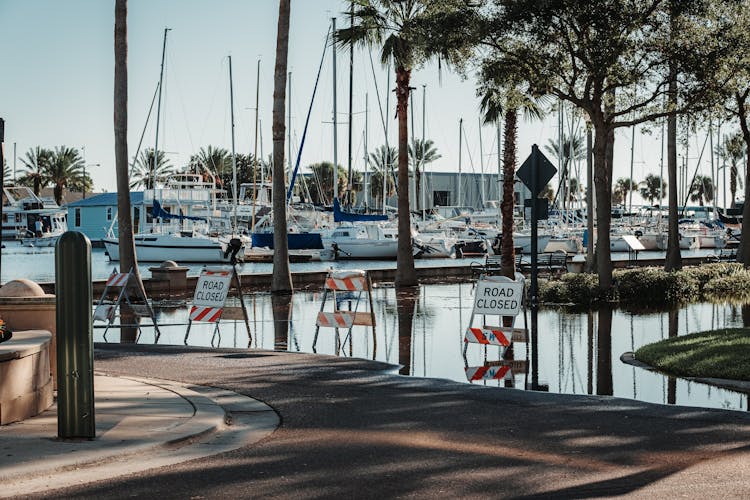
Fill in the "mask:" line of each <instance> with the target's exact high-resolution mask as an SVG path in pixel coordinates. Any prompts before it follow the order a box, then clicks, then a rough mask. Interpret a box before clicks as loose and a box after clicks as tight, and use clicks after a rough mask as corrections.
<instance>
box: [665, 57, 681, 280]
mask: <svg viewBox="0 0 750 500" xmlns="http://www.w3.org/2000/svg"><path fill="white" fill-rule="evenodd" d="M669 71H670V82H669V91H668V97H669V102H670V106H671V107H672V109H674V106H675V105H676V104H677V103H676V101H677V68H676V66H675V65H674V64H671V66H670V70H669ZM667 191H668V195H667V196H668V201H667V202H668V206H669V218H668V219H667V225H668V226H667V228H668V229H667V238H668V240H667V257H666V260H665V262H664V270H665V271H677V270H679V269H681V268H682V255H681V254H680V233H679V227H678V224H677V222H678V218H679V215H678V214H677V203H678V200H677V114H676V113H674V112H672V113H670V114H669V116H667Z"/></svg>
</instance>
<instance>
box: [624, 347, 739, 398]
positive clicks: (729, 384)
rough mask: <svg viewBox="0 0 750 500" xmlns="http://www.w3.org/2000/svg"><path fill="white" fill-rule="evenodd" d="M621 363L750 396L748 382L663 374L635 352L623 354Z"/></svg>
mask: <svg viewBox="0 0 750 500" xmlns="http://www.w3.org/2000/svg"><path fill="white" fill-rule="evenodd" d="M620 361H622V362H623V363H625V364H628V365H631V366H635V367H636V368H643V369H644V370H648V371H650V372H654V373H660V374H663V375H665V374H666V375H669V376H672V377H675V378H679V379H682V380H687V381H688V382H697V383H699V384H705V385H711V386H714V387H718V388H720V389H727V390H729V391H734V392H741V393H743V394H749V395H750V382H746V381H743V380H730V379H725V378H712V377H680V376H678V375H671V374H668V373H665V372H662V371H660V370H658V369H657V368H655V367H653V366H651V365H649V364H646V363H644V362H643V361H640V360H638V359H636V358H635V353H633V352H624V353H622V355H621V356H620Z"/></svg>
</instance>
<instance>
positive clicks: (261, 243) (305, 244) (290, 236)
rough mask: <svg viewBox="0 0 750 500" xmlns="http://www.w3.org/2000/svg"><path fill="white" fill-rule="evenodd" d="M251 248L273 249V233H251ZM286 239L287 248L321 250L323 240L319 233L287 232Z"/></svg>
mask: <svg viewBox="0 0 750 500" xmlns="http://www.w3.org/2000/svg"><path fill="white" fill-rule="evenodd" d="M252 241H253V248H269V249H271V250H273V233H253V234H252ZM286 241H287V244H288V245H289V250H321V249H322V248H323V240H322V239H321V237H320V233H287V235H286Z"/></svg>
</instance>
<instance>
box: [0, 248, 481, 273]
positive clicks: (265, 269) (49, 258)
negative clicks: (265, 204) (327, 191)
mask: <svg viewBox="0 0 750 500" xmlns="http://www.w3.org/2000/svg"><path fill="white" fill-rule="evenodd" d="M4 245H5V248H3V249H2V282H3V283H5V282H7V281H10V280H13V279H18V278H27V279H30V280H33V281H36V282H39V283H42V282H54V281H55V249H54V248H25V247H21V246H20V245H19V244H18V243H16V242H13V241H11V242H5V243H4ZM483 260H484V259H483V258H479V257H477V258H465V259H421V260H420V259H418V260H417V261H416V262H415V265H416V266H417V267H439V266H446V265H450V266H460V265H466V266H468V265H470V264H471V262H474V261H476V262H479V261H483ZM158 265H159V263H156V262H146V263H139V265H138V269H139V271H140V273H141V276H143V277H144V278H150V277H151V271H150V270H149V268H150V267H156V266H158ZM181 265H182V264H181ZM290 266H291V269H292V272H303V271H320V270H325V269H328V268H333V269H352V268H353V267H356V268H358V269H376V268H377V269H388V268H393V269H395V268H396V261H357V262H356V263H355V265H352V262H347V261H340V262H339V261H337V262H320V261H317V262H294V263H292V264H290ZM185 267H187V268H188V276H198V275H199V274H200V270H201V269H202V268H203V267H204V265H203V264H185ZM113 268H118V269H119V262H111V261H110V260H109V257H107V255H106V254H105V253H104V249H103V248H94V249H92V251H91V276H92V279H94V280H103V279H106V278H107V277H108V276H109V275H110V274H111V273H112V269H113ZM237 270H238V271H239V272H240V273H241V274H245V273H271V272H272V271H273V265H272V264H270V263H263V262H247V263H244V264H238V265H237Z"/></svg>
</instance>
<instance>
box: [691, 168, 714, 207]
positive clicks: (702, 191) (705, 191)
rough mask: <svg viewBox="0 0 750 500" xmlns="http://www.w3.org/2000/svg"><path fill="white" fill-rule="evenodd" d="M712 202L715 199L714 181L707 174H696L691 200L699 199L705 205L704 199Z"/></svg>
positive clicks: (699, 202)
mask: <svg viewBox="0 0 750 500" xmlns="http://www.w3.org/2000/svg"><path fill="white" fill-rule="evenodd" d="M704 200H705V201H706V202H707V203H711V202H712V201H713V200H714V182H713V181H712V180H711V178H710V177H707V176H705V175H696V176H695V179H693V184H692V185H691V186H690V201H694V202H695V201H697V202H698V204H699V205H700V206H703V201H704Z"/></svg>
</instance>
